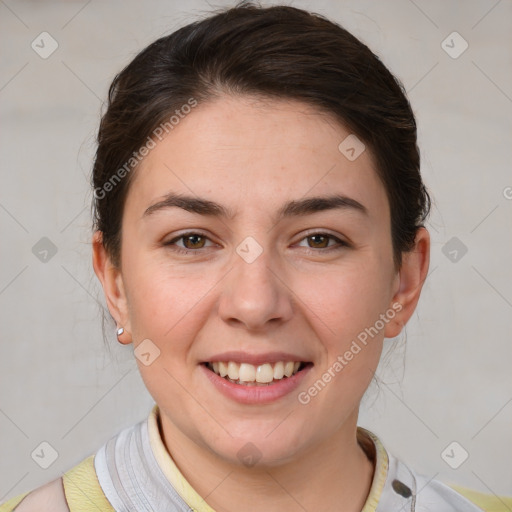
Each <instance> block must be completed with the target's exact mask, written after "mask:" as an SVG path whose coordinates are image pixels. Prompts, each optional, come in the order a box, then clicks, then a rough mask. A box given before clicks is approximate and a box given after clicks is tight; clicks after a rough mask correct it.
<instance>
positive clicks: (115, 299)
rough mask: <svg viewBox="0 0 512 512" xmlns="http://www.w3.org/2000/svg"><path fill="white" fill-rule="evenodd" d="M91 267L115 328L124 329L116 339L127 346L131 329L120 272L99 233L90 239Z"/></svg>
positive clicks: (96, 232)
mask: <svg viewBox="0 0 512 512" xmlns="http://www.w3.org/2000/svg"><path fill="white" fill-rule="evenodd" d="M92 265H93V267H94V272H95V273H96V276H97V277H98V279H99V280H100V282H101V285H102V287H103V293H104V294H105V299H106V302H107V306H108V309H109V311H110V314H111V315H112V316H113V318H114V320H115V321H116V323H117V326H118V327H123V328H124V333H123V334H122V335H121V336H119V338H118V339H119V341H120V343H123V344H129V343H131V327H130V318H129V315H128V301H127V298H126V293H125V289H124V284H123V277H122V274H121V270H120V269H118V268H117V267H116V266H114V265H113V264H112V261H111V259H110V257H109V255H108V254H107V251H106V250H105V247H104V246H103V237H102V232H101V231H95V232H94V234H93V237H92Z"/></svg>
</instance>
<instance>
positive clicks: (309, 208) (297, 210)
mask: <svg viewBox="0 0 512 512" xmlns="http://www.w3.org/2000/svg"><path fill="white" fill-rule="evenodd" d="M172 207H177V208H182V209H183V210H186V211H188V212H191V213H196V214H198V215H206V216H211V217H224V218H227V219H232V218H234V216H235V213H234V212H233V211H232V210H231V209H229V208H227V207H226V206H223V205H221V204H219V203H216V202H215V201H210V200H208V199H203V198H200V197H193V196H187V195H183V194H176V193H173V192H171V193H169V194H167V195H166V196H165V197H164V199H163V200H161V201H158V202H157V203H155V204H153V205H151V206H150V207H149V208H147V209H146V211H145V212H144V214H143V215H142V217H143V218H145V217H148V216H150V215H152V214H153V213H155V212H157V211H161V210H164V209H167V208H172ZM334 209H341V210H353V211H357V212H360V213H362V214H364V215H368V210H367V208H366V207H365V206H363V205H362V204H361V203H360V202H359V201H356V200H355V199H352V198H350V197H347V196H343V195H339V194H334V195H329V196H316V197H307V198H305V199H299V200H293V201H289V202H287V203H285V204H284V205H283V206H282V207H281V208H280V209H279V211H278V212H277V218H278V219H283V218H289V217H295V216H301V215H308V214H312V213H316V212H321V211H326V210H334Z"/></svg>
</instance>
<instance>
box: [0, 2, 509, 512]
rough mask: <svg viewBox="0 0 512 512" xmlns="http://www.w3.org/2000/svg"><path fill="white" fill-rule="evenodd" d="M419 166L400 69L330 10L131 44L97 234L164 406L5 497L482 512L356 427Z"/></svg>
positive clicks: (106, 503)
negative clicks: (57, 475) (35, 484)
mask: <svg viewBox="0 0 512 512" xmlns="http://www.w3.org/2000/svg"><path fill="white" fill-rule="evenodd" d="M419 167H420V159H419V152H418V148H417V145H416V123H415V119H414V116H413V113H412V111H411V108H410V105H409V103H408V101H407V99H406V97H405V95H404V93H403V90H402V87H401V85H400V84H399V82H398V81H397V80H396V79H395V78H394V77H393V76H392V75H391V73H390V72H389V71H388V70H387V69H386V68H385V66H384V65H383V64H382V63H381V62H380V60H379V59H378V58H377V57H376V56H375V55H374V54H373V53H372V52H371V51H370V50H369V49H368V48H367V47H366V46H365V45H364V44H362V43H361V42H360V41H358V40H357V39H356V38H354V37H353V36H352V35H351V34H349V33H348V32H347V31H345V30H344V29H342V28H341V27H339V26H338V25H336V24H334V23H332V22H330V21H328V20H326V19H324V18H322V17H319V16H317V15H312V14H310V13H307V12H305V11H302V10H299V9H295V8H292V7H280V6H278V7H270V8H261V7H255V6H252V5H247V4H244V5H240V6H238V7H235V8H232V9H229V10H226V11H223V12H219V13H217V14H215V15H212V16H211V17H209V18H207V19H205V20H203V21H200V22H196V23H193V24H191V25H188V26H186V27H184V28H182V29H180V30H178V31H176V32H175V33H173V34H171V35H170V36H167V37H163V38H161V39H159V40H157V41H156V42H154V43H153V44H151V45H150V46H149V47H147V48H146V49H145V50H143V51H142V52H141V53H140V54H139V55H138V56H137V57H136V58H135V59H134V60H133V61H132V62H131V63H130V64H129V65H128V66H127V67H126V68H125V69H124V70H123V71H122V72H121V73H120V74H119V75H118V76H117V77H116V78H115V80H114V82H113V84H112V86H111V88H110V94H109V104H108V109H107V111H106V113H105V114H104V116H103V118H102V120H101V125H100V129H99V134H98V149H97V153H96V159H95V163H94V169H93V177H92V182H93V188H94V211H95V219H94V222H95V223H94V234H93V240H92V246H93V265H94V270H95V272H96V275H97V276H98V278H99V280H100V282H101V284H102V286H103V290H104V293H105V298H106V301H107V305H108V308H109V311H110V313H111V315H112V317H113V319H114V321H115V322H116V324H117V327H116V329H117V335H118V339H119V341H120V343H123V344H130V343H133V346H134V354H135V356H136V361H137V364H138V367H139V370H140V372H141V375H142V377H143V379H144V382H145V384H146V386H147V388H148V390H149V392H150V393H151V395H152V396H153V398H154V400H155V402H156V403H155V406H154V408H153V410H152V411H151V413H150V415H149V417H148V418H147V420H145V421H143V422H141V423H139V424H137V425H135V426H133V427H130V428H128V429H126V430H124V431H122V432H121V433H119V434H118V435H116V436H114V437H113V438H112V439H111V440H110V441H108V442H107V443H106V444H105V445H104V446H103V447H101V448H100V449H99V450H98V451H97V452H96V453H94V454H92V455H91V456H90V457H88V458H86V459H85V460H84V461H83V462H82V463H80V464H79V465H78V466H76V467H74V468H72V469H71V470H70V471H68V472H67V473H66V474H65V475H64V477H63V478H62V479H57V480H54V481H52V482H50V483H48V484H47V485H45V486H43V487H41V488H39V489H36V490H35V491H33V492H31V493H26V494H24V495H21V496H18V497H17V498H14V499H13V500H11V501H10V502H8V503H7V504H5V505H4V506H3V507H1V508H0V510H2V511H3V510H16V511H19V512H24V511H31V510H38V511H44V510H52V511H60V510H63V511H67V510H71V511H75V510H101V511H104V510H105V511H106V510H116V511H121V510H122V511H131V510H137V511H141V510H147V511H150V510H152V511H160V510H162V511H163V510H165V511H168V510H180V511H181V510H191V509H192V510H195V511H221V510H223V511H234V510H237V511H238V510H243V511H244V512H250V511H255V510H258V511H261V510H265V511H269V512H272V511H278V510H279V511H283V510H284V511H295V510H297V511H298V510H301V511H304V510H308V511H312V510H329V511H338V510H343V511H344V512H356V511H364V512H369V511H378V512H381V511H388V510H393V511H394V510H416V511H426V510H429V511H430V510H431V511H436V512H438V511H459V512H460V511H468V512H469V511H477V510H482V509H483V508H479V506H478V505H477V503H479V504H480V506H482V507H486V508H485V509H487V510H492V508H490V507H492V506H493V502H492V500H490V499H489V498H488V497H485V496H483V495H479V494H478V493H473V494H472V496H473V498H472V499H473V500H474V501H470V500H469V499H468V498H467V497H464V496H463V495H462V494H460V493H459V492H456V491H455V490H453V489H451V488H449V487H448V486H446V485H444V484H443V483H441V482H439V481H436V480H429V479H428V478H426V477H424V476H422V475H420V474H418V473H416V472H415V471H413V470H412V469H410V468H408V467H407V466H406V465H405V464H404V463H402V462H401V461H399V460H398V459H397V458H395V457H394V456H393V455H391V454H390V453H388V452H387V451H386V449H385V448H384V446H383V445H382V443H381V442H380V440H379V439H378V438H377V437H376V436H375V435H374V434H373V433H371V432H369V431H368V430H365V429H363V428H360V427H358V426H357V418H358V410H359V404H360V401H361V399H362V397H363V394H364V393H365V391H366V389H367V387H368V385H369V383H370V382H371V380H372V377H373V374H374V372H375V370H376V368H377V365H378V362H379V358H380V356H381V352H382V346H383V340H384V338H385V337H387V338H392V337H395V336H397V335H399V334H400V332H401V331H402V329H403V327H404V325H405V324H406V323H407V321H408V320H409V318H410V317H411V315H412V314H413V312H414V310H415V307H416V305H417V302H418V299H419V297H420V293H421V289H422V285H423V282H424V281H425V278H426V275H427V271H428V265H429V250H430V241H429V235H428V232H427V230H426V229H425V228H424V226H423V223H424V221H425V219H426V217H427V215H428V211H429V196H428V193H427V191H426V190H425V187H424V185H423V183H422V180H421V176H420V173H419ZM486 500H487V501H486ZM484 502H485V503H487V504H485V503H484ZM502 502H504V501H502Z"/></svg>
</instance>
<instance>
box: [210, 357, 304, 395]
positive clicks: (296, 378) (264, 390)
mask: <svg viewBox="0 0 512 512" xmlns="http://www.w3.org/2000/svg"><path fill="white" fill-rule="evenodd" d="M200 367H201V369H202V371H203V372H204V373H205V375H206V377H207V378H208V379H209V381H210V382H211V383H212V384H213V385H214V386H215V387H216V388H217V389H218V390H219V391H220V392H221V393H222V394H223V395H224V396H226V397H228V398H230V399H231V400H235V401H236V402H240V403H242V404H267V403H271V402H275V401H277V400H279V399H280V398H283V397H284V396H286V395H289V394H290V393H292V391H294V390H295V389H296V388H297V387H298V386H299V384H300V383H301V381H302V379H303V378H304V377H305V376H306V373H308V372H309V370H310V369H311V368H312V365H308V366H306V367H305V368H304V369H303V370H301V371H299V372H297V373H296V374H295V375H292V376H291V377H286V378H283V379H281V380H278V381H276V382H274V383H273V384H269V385H268V386H245V385H243V384H235V383H234V382H230V381H229V380H226V379H224V378H223V377H220V376H219V375H217V374H216V373H215V372H212V371H211V370H209V369H208V368H206V366H205V365H204V364H201V365H200Z"/></svg>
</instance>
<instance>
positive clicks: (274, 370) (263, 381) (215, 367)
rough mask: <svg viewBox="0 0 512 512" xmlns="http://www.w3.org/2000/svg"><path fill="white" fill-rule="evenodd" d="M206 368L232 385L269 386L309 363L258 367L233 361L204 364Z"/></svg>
mask: <svg viewBox="0 0 512 512" xmlns="http://www.w3.org/2000/svg"><path fill="white" fill-rule="evenodd" d="M204 365H205V366H206V368H208V369H209V370H210V371H212V372H214V373H215V374H217V375H218V376H219V377H222V378H223V379H226V380H227V381H229V382H232V383H234V384H241V385H243V386H270V385H272V384H275V383H276V382H280V381H282V380H283V379H289V378H290V377H293V376H294V375H296V374H297V373H298V372H300V371H302V370H304V368H306V367H308V366H311V363H306V362H302V361H279V362H277V363H264V364H260V365H258V366H255V365H252V364H249V363H237V362H235V361H226V362H214V363H204Z"/></svg>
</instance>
